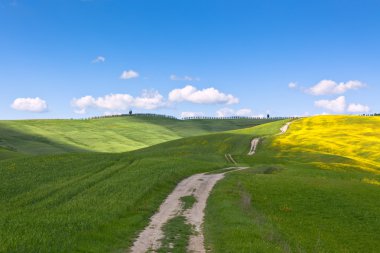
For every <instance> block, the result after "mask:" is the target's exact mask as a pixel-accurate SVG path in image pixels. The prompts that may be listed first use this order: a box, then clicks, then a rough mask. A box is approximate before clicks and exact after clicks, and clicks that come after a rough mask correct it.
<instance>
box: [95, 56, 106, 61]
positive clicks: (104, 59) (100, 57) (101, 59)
mask: <svg viewBox="0 0 380 253" xmlns="http://www.w3.org/2000/svg"><path fill="white" fill-rule="evenodd" d="M105 61H106V58H105V57H104V56H98V57H96V58H95V59H94V60H93V61H92V63H102V62H105Z"/></svg>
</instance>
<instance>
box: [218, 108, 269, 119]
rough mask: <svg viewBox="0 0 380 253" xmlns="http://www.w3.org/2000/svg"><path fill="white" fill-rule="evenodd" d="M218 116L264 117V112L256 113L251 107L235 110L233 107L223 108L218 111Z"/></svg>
mask: <svg viewBox="0 0 380 253" xmlns="http://www.w3.org/2000/svg"><path fill="white" fill-rule="evenodd" d="M216 116H217V117H221V118H223V117H231V116H240V117H264V115H263V114H258V115H255V114H254V113H253V111H252V110H251V109H248V108H242V109H238V110H234V109H231V108H222V109H219V110H218V111H216Z"/></svg>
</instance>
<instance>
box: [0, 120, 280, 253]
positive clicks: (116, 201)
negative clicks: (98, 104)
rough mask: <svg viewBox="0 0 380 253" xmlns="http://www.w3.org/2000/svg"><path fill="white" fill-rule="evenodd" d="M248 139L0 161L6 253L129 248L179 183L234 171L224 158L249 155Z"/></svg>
mask: <svg viewBox="0 0 380 253" xmlns="http://www.w3.org/2000/svg"><path fill="white" fill-rule="evenodd" d="M190 123H191V122H190ZM186 124H189V123H186ZM202 124H203V122H202ZM271 124H275V125H276V127H275V128H276V129H277V128H279V127H280V125H282V123H281V122H274V123H271ZM207 127H209V126H207ZM223 127H225V126H221V125H220V128H223ZM249 138H250V136H249V135H242V134H236V133H229V132H228V133H217V134H211V135H204V136H197V137H189V138H183V139H179V140H174V141H169V142H165V143H162V144H158V145H155V146H152V147H148V148H144V149H140V150H136V151H132V152H128V153H120V154H106V153H102V154H100V153H82V154H64V155H48V156H31V157H26V158H19V159H8V160H3V161H0V196H1V198H0V252H109V251H114V250H118V249H126V248H128V247H130V246H131V243H132V241H133V239H134V238H135V236H136V235H137V234H138V232H139V230H141V229H143V228H144V226H146V225H147V224H148V222H149V217H150V216H151V215H152V214H153V213H154V212H155V211H156V210H157V208H158V206H159V205H160V204H161V202H162V201H163V200H164V199H165V198H166V196H167V195H168V194H169V193H170V192H171V191H172V190H173V189H174V187H175V185H176V184H177V183H178V182H179V181H180V180H182V179H183V178H185V177H187V176H190V175H192V174H194V173H199V172H204V171H211V170H215V169H221V168H224V167H227V166H231V164H228V163H227V162H226V160H225V158H224V154H225V153H227V152H230V151H232V150H236V153H238V152H243V150H245V149H247V148H248V146H249V141H250V140H249Z"/></svg>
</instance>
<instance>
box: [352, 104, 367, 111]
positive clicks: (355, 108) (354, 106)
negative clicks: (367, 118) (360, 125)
mask: <svg viewBox="0 0 380 253" xmlns="http://www.w3.org/2000/svg"><path fill="white" fill-rule="evenodd" d="M347 111H348V112H351V113H365V112H369V111H370V108H369V106H367V105H362V104H349V105H348V108H347Z"/></svg>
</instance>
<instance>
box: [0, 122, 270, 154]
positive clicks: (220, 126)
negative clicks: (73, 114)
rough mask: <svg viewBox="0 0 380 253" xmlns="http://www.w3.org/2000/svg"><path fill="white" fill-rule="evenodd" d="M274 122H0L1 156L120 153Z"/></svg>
mask: <svg viewBox="0 0 380 253" xmlns="http://www.w3.org/2000/svg"><path fill="white" fill-rule="evenodd" d="M270 121H272V120H271V119H269V120H267V119H244V118H243V119H223V120H218V119H214V120H213V119H202V120H199V119H194V120H178V119H171V118H165V117H147V116H139V115H136V116H125V117H111V118H99V119H88V120H14V121H0V158H2V157H6V156H17V155H18V154H19V153H23V154H52V153H55V154H57V153H72V152H91V151H95V152H108V153H116V152H117V153H120V152H126V151H131V150H136V149H140V148H145V147H149V146H152V145H154V144H158V143H162V142H166V141H170V140H176V139H180V138H183V137H189V136H196V135H203V134H209V133H214V132H220V131H226V130H232V129H239V128H246V127H252V126H255V125H259V124H262V123H266V122H270Z"/></svg>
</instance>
